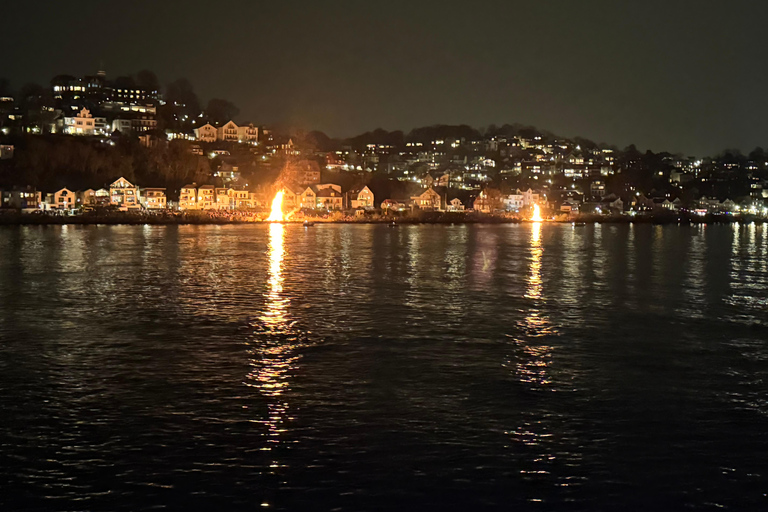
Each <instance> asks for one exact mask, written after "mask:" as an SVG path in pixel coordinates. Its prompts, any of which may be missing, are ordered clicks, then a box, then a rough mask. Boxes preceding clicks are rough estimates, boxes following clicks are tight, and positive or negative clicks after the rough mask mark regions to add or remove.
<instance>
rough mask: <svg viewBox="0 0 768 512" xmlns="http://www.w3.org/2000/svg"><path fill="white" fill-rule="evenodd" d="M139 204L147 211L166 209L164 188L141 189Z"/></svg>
mask: <svg viewBox="0 0 768 512" xmlns="http://www.w3.org/2000/svg"><path fill="white" fill-rule="evenodd" d="M139 192H140V195H139V203H140V204H141V206H143V207H144V208H146V209H147V210H163V209H165V207H166V197H165V189H164V188H142V189H141V190H140V191H139Z"/></svg>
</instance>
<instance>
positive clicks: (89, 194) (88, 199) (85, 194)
mask: <svg viewBox="0 0 768 512" xmlns="http://www.w3.org/2000/svg"><path fill="white" fill-rule="evenodd" d="M75 201H76V204H77V206H96V191H95V190H93V189H92V188H89V189H87V190H78V191H77V192H75Z"/></svg>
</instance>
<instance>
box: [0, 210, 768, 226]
mask: <svg viewBox="0 0 768 512" xmlns="http://www.w3.org/2000/svg"><path fill="white" fill-rule="evenodd" d="M305 220H306V221H308V222H311V223H313V224H388V225H392V224H395V225H415V224H530V223H533V221H531V220H528V219H519V218H515V217H503V216H494V215H489V214H475V213H448V214H446V213H442V212H440V213H439V212H424V213H422V214H420V215H418V216H402V217H385V218H345V219H326V218H306V219H297V220H287V221H282V222H281V224H284V225H293V224H296V225H302V224H303V223H304V221H305ZM765 222H768V219H764V218H760V217H756V216H753V215H717V214H707V215H703V216H701V215H687V214H679V215H676V214H672V215H670V214H666V213H665V214H660V215H659V214H656V215H636V216H631V217H630V216H598V215H582V216H577V217H573V218H569V219H567V220H565V219H560V220H545V221H542V223H545V224H573V223H579V224H581V223H583V224H587V225H588V224H658V225H667V224H682V225H687V224H733V223H747V224H749V223H756V224H763V223H765ZM228 224H271V223H270V222H268V221H265V220H261V219H258V218H256V217H255V216H245V215H234V216H221V215H201V214H199V213H196V214H193V215H188V214H171V215H156V214H149V215H148V214H142V213H135V212H111V213H109V214H83V215H73V216H58V215H40V214H33V213H18V212H4V213H2V214H0V226H61V225H86V226H88V225H114V226H118V225H129V226H131V225H132V226H136V225H153V226H178V225H228Z"/></svg>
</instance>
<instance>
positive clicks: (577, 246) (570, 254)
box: [559, 227, 586, 318]
mask: <svg viewBox="0 0 768 512" xmlns="http://www.w3.org/2000/svg"><path fill="white" fill-rule="evenodd" d="M584 229H586V228H584ZM584 229H580V230H579V231H578V232H577V230H576V229H575V228H573V227H571V228H567V229H566V230H565V232H564V234H563V239H562V243H563V258H562V261H561V262H560V264H561V266H562V270H563V279H562V284H561V288H560V290H561V292H560V297H559V302H560V303H561V304H562V305H564V306H566V307H567V308H565V309H564V311H567V312H568V313H569V316H573V317H576V318H577V317H578V315H579V312H580V310H581V308H582V307H583V302H582V296H583V293H584V291H583V289H582V287H581V286H580V281H579V277H580V271H579V261H580V260H581V254H582V251H581V244H582V242H583V239H584V232H585V231H584Z"/></svg>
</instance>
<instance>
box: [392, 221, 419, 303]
mask: <svg viewBox="0 0 768 512" xmlns="http://www.w3.org/2000/svg"><path fill="white" fill-rule="evenodd" d="M397 229H405V230H406V231H407V233H406V235H405V236H406V247H407V254H406V258H407V261H408V270H407V275H406V278H405V282H406V284H407V285H408V290H407V291H406V294H405V305H406V306H408V307H409V308H414V309H415V308H418V307H419V304H420V298H419V297H420V293H421V290H420V287H419V281H420V279H419V272H420V265H421V259H420V258H421V238H420V237H421V229H419V226H407V227H400V228H397Z"/></svg>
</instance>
